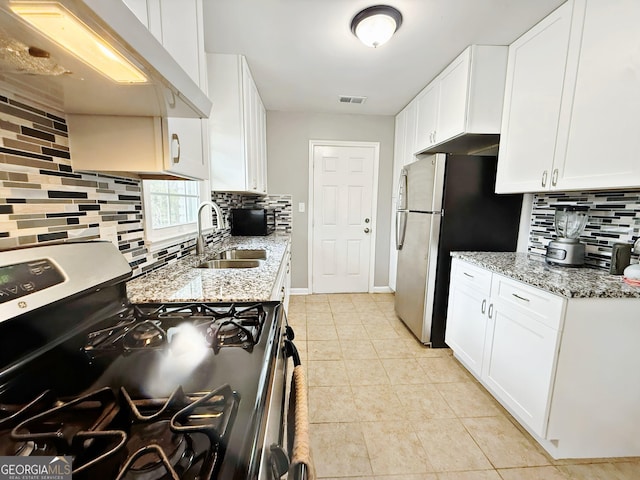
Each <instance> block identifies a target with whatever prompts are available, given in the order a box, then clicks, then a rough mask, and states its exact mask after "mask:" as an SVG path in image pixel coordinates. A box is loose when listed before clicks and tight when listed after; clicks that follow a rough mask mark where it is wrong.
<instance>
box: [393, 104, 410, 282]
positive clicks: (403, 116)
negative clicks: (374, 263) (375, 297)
mask: <svg viewBox="0 0 640 480" xmlns="http://www.w3.org/2000/svg"><path fill="white" fill-rule="evenodd" d="M407 110H408V107H407V108H405V109H404V110H402V111H401V112H400V113H398V115H396V121H395V136H394V143H393V171H392V175H391V178H392V181H391V189H392V190H391V228H390V232H389V235H390V237H389V287H390V288H391V289H392V290H394V291H395V289H396V270H397V268H398V251H397V250H396V226H395V222H396V207H397V203H396V202H397V195H398V181H399V179H400V171H401V170H402V166H403V165H404V157H405V152H406V144H405V139H406V136H407V116H408V113H407Z"/></svg>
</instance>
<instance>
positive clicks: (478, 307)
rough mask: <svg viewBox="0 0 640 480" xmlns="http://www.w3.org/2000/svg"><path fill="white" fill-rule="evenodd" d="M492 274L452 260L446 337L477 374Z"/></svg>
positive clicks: (461, 359)
mask: <svg viewBox="0 0 640 480" xmlns="http://www.w3.org/2000/svg"><path fill="white" fill-rule="evenodd" d="M491 278H492V274H491V272H490V271H488V270H484V269H482V268H479V267H476V266H474V265H470V264H468V263H466V262H462V261H460V260H458V259H455V258H454V259H453V261H452V263H451V284H450V287H449V303H448V307H447V329H446V332H445V341H446V343H447V345H449V347H450V348H451V349H452V350H453V352H454V354H455V356H456V358H458V359H459V360H460V361H461V362H462V363H463V364H464V365H465V366H466V367H467V368H468V369H469V370H470V371H471V372H472V373H473V374H474V375H475V376H476V377H478V378H480V375H481V373H482V362H483V357H484V348H485V347H484V345H485V333H486V328H487V310H488V307H489V297H490V295H491Z"/></svg>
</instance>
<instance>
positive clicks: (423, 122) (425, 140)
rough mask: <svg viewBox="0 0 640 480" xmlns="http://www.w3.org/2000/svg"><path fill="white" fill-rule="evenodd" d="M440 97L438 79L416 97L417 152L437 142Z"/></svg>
mask: <svg viewBox="0 0 640 480" xmlns="http://www.w3.org/2000/svg"><path fill="white" fill-rule="evenodd" d="M439 97H440V91H439V84H438V82H437V81H433V82H431V83H430V84H429V85H428V86H427V88H425V89H424V90H423V91H422V92H421V93H420V94H419V95H418V97H417V98H416V115H417V116H416V120H417V123H416V143H415V150H414V151H415V152H419V151H421V150H424V149H425V148H429V147H430V146H431V145H433V144H434V143H436V139H435V136H436V129H437V127H438V101H439ZM411 153H414V152H413V151H412V152H411Z"/></svg>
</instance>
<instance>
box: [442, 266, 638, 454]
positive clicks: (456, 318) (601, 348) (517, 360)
mask: <svg viewBox="0 0 640 480" xmlns="http://www.w3.org/2000/svg"><path fill="white" fill-rule="evenodd" d="M639 308H640V299H637V298H564V297H561V296H558V295H555V294H552V293H550V292H547V291H544V290H541V289H539V288H536V287H532V286H530V285H526V284H524V283H522V282H519V281H516V280H513V279H511V278H507V277H505V276H503V275H500V274H497V273H492V272H491V271H489V270H486V269H483V268H481V267H478V266H475V265H471V264H469V263H467V262H464V261H462V260H460V259H454V260H453V264H452V270H451V285H450V293H449V307H448V315H447V331H446V342H447V344H448V345H449V346H450V347H451V349H452V350H453V352H454V355H455V357H456V358H457V359H458V360H459V361H460V362H461V363H462V364H463V365H464V366H465V367H466V368H467V369H468V370H469V371H470V372H471V373H473V374H474V376H475V377H476V378H477V379H478V380H479V381H480V382H481V383H482V384H483V385H484V386H485V387H486V388H487V390H489V392H490V393H491V394H493V396H494V397H495V398H496V399H497V400H498V401H499V402H500V403H501V404H502V405H503V406H504V407H505V408H506V409H507V410H508V411H509V412H510V413H511V414H512V415H513V416H514V417H515V418H516V419H517V420H518V421H519V422H520V423H521V424H522V425H523V426H524V427H525V428H526V429H527V431H529V433H531V434H532V435H533V436H534V438H536V440H538V442H539V443H540V444H541V445H542V446H543V447H544V448H545V449H546V450H547V451H548V452H549V453H550V454H551V455H552V456H553V457H554V458H590V457H623V456H637V455H640V436H639V435H638V431H637V427H636V426H637V425H639V424H640V402H639V400H640V382H638V381H637V378H638V377H637V375H636V374H635V372H637V371H639V370H640V352H639V351H638V348H637V341H638V339H639V338H640V322H638V316H637V312H638V311H639V310H638V309H639ZM623 372H626V373H623ZM630 372H632V373H630ZM630 375H631V376H630ZM631 377H633V378H631Z"/></svg>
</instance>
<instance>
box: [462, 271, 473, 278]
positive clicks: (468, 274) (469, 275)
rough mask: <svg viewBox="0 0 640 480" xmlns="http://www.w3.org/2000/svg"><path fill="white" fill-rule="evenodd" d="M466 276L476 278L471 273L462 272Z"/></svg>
mask: <svg viewBox="0 0 640 480" xmlns="http://www.w3.org/2000/svg"><path fill="white" fill-rule="evenodd" d="M462 273H463V274H464V275H466V276H467V277H469V278H475V277H474V276H473V275H471V274H470V273H467V272H462Z"/></svg>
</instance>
